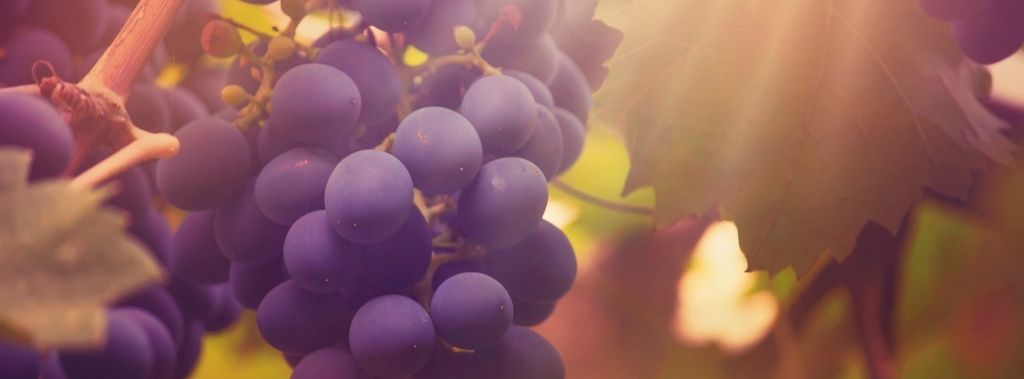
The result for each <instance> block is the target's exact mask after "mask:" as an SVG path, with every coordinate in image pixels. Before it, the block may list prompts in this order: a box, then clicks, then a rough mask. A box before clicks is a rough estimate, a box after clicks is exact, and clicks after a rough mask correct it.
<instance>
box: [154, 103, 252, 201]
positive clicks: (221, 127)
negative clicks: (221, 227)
mask: <svg viewBox="0 0 1024 379" xmlns="http://www.w3.org/2000/svg"><path fill="white" fill-rule="evenodd" d="M174 136H175V137H178V140H179V141H181V150H180V151H179V152H178V154H177V155H175V156H173V157H171V158H167V159H161V160H160V161H159V162H158V163H157V168H156V183H157V188H158V189H159V190H160V193H161V194H163V195H164V198H166V199H167V201H168V202H170V203H171V204H172V205H174V206H176V207H179V208H182V209H185V210H190V211H197V210H203V209H209V208H212V207H214V206H216V205H218V204H220V203H222V202H224V201H225V200H228V199H229V198H230V197H231V196H232V195H234V194H235V193H236V192H238V190H240V189H241V188H242V187H243V186H244V185H245V178H246V176H247V175H248V173H249V171H250V170H251V168H250V164H251V162H250V161H251V157H250V151H249V142H248V141H247V140H246V139H245V136H244V135H242V132H240V131H239V130H238V129H237V128H235V127H234V126H233V125H231V124H229V123H227V122H226V121H224V120H221V119H219V118H215V117H206V118H202V119H199V120H196V121H193V122H190V123H189V124H188V125H185V126H184V127H182V128H181V129H180V130H178V131H177V132H176V133H174Z"/></svg>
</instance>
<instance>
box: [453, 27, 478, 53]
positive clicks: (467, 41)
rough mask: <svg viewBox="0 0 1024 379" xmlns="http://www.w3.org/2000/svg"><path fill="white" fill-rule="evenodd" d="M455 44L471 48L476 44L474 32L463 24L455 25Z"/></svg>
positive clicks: (466, 48)
mask: <svg viewBox="0 0 1024 379" xmlns="http://www.w3.org/2000/svg"><path fill="white" fill-rule="evenodd" d="M455 44H457V45H459V47H460V48H462V49H465V50H471V49H473V46H476V33H475V32H473V29H470V28H469V27H467V26H465V25H458V26H456V27H455Z"/></svg>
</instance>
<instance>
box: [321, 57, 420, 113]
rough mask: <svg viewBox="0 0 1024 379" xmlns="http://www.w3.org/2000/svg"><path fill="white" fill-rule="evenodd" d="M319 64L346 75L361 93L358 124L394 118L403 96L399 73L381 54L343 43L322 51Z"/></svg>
mask: <svg viewBox="0 0 1024 379" xmlns="http://www.w3.org/2000/svg"><path fill="white" fill-rule="evenodd" d="M316 62H317V63H321V64H326V65H328V66H331V67H334V68H336V69H338V70H340V71H341V72H344V73H345V74H347V75H348V76H349V77H350V78H351V79H352V81H353V82H355V85H356V88H358V89H359V95H360V99H361V101H362V107H361V109H360V111H359V120H360V121H362V122H364V123H378V122H381V121H384V120H385V119H387V118H388V117H390V116H391V114H392V113H394V111H395V107H396V106H398V101H399V100H400V98H401V96H402V83H401V81H400V80H399V78H398V73H397V72H396V71H395V69H394V67H393V66H392V65H391V61H389V60H388V58H387V57H386V56H384V54H383V53H381V52H380V50H377V48H376V47H374V46H371V45H368V44H366V43H362V42H357V41H353V40H342V41H337V42H334V43H331V44H330V45H327V47H324V48H323V50H320V53H319V54H317V56H316Z"/></svg>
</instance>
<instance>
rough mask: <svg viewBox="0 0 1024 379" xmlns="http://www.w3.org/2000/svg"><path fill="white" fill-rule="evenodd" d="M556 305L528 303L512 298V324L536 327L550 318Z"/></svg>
mask: <svg viewBox="0 0 1024 379" xmlns="http://www.w3.org/2000/svg"><path fill="white" fill-rule="evenodd" d="M556 305H558V303H530V302H526V301H522V300H519V299H516V298H512V309H514V310H515V313H514V314H513V315H512V322H513V323H515V324H516V325H519V326H537V325H540V323H542V322H544V321H545V320H547V319H548V317H551V314H552V313H554V312H555V306H556Z"/></svg>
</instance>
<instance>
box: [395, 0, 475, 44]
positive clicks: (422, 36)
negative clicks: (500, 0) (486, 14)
mask: <svg viewBox="0 0 1024 379" xmlns="http://www.w3.org/2000/svg"><path fill="white" fill-rule="evenodd" d="M475 18H476V1H475V0H431V2H430V8H428V9H427V14H425V15H424V16H423V17H422V18H420V20H419V22H417V23H416V24H415V25H413V26H412V27H411V28H409V30H407V31H406V33H405V35H406V37H407V38H408V39H409V42H411V43H412V44H413V45H414V46H416V48H418V49H420V50H423V51H425V52H427V53H428V54H431V55H437V54H445V53H451V52H454V51H456V50H458V48H459V47H458V45H456V44H455V39H454V38H453V37H452V30H453V29H454V28H455V26H457V25H473V21H474V19H475Z"/></svg>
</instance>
